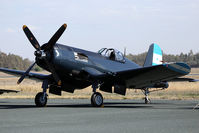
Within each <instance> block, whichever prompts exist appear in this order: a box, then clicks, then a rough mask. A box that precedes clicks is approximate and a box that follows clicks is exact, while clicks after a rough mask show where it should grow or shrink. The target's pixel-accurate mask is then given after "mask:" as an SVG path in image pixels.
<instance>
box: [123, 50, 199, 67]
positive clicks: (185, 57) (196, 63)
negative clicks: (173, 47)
mask: <svg viewBox="0 0 199 133" xmlns="http://www.w3.org/2000/svg"><path fill="white" fill-rule="evenodd" d="M146 55H147V52H144V53H141V54H138V55H132V54H128V55H127V58H129V59H130V60H132V61H134V62H135V63H137V64H139V65H141V66H143V64H144V61H145V58H146ZM163 62H185V63H187V64H188V65H190V66H191V67H199V53H196V54H194V53H193V51H192V50H190V52H189V53H187V54H184V53H180V54H179V55H173V54H164V53H163Z"/></svg>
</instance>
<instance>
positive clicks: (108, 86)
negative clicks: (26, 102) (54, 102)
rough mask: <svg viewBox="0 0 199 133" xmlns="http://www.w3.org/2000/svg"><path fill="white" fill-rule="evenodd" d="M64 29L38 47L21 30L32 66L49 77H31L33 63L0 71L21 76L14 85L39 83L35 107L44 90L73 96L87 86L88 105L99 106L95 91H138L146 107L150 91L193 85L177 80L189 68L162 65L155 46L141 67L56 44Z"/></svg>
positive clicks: (109, 53)
mask: <svg viewBox="0 0 199 133" xmlns="http://www.w3.org/2000/svg"><path fill="white" fill-rule="evenodd" d="M66 27H67V25H66V24H63V25H62V26H61V27H60V28H59V29H58V31H57V32H56V33H55V34H54V35H53V37H52V38H51V39H50V40H49V41H48V42H47V43H45V44H43V45H42V46H40V45H39V43H38V41H37V40H36V38H35V37H34V36H33V34H32V33H31V31H30V30H29V28H28V27H27V26H25V25H24V26H23V30H24V32H25V34H26V36H27V38H28V39H29V41H30V42H31V44H32V46H33V47H34V48H35V49H36V51H35V53H34V54H35V56H36V58H35V63H36V64H37V65H39V66H40V67H42V68H43V69H45V70H47V71H49V72H50V73H51V74H49V75H45V74H38V73H32V72H30V70H31V69H32V68H33V66H34V65H35V63H33V64H32V65H31V66H30V67H29V68H28V70H27V71H19V70H11V69H6V68H0V71H3V72H5V73H10V74H14V75H15V74H16V75H21V77H20V79H19V80H18V84H19V83H21V82H22V80H23V79H24V78H25V77H29V78H36V79H40V80H42V81H43V84H42V88H43V91H42V92H40V93H38V94H37V95H36V97H35V104H36V106H39V107H43V106H45V105H46V103H47V94H46V90H47V89H48V88H49V93H52V94H55V95H61V92H62V91H66V92H71V93H73V92H74V90H75V89H83V88H86V87H88V86H90V85H92V88H93V90H92V91H93V95H92V96H91V104H92V105H93V106H96V107H100V106H102V105H103V97H102V95H101V94H100V93H99V92H96V90H97V89H98V88H99V89H100V90H101V91H104V92H109V93H112V87H114V89H113V90H114V93H117V94H121V95H125V93H126V88H134V89H141V90H143V92H144V94H145V103H149V102H150V100H149V98H148V94H149V93H150V90H149V89H150V88H168V86H169V85H168V81H194V80H193V79H185V78H178V77H181V76H184V75H187V74H189V72H190V70H191V68H190V67H189V66H188V65H187V64H185V63H163V61H162V51H161V49H160V47H159V46H158V45H157V44H152V45H151V46H150V48H149V51H148V54H147V56H146V60H145V63H144V66H143V67H142V66H139V65H138V64H136V63H134V62H132V61H130V60H129V59H127V58H125V57H124V55H123V54H122V53H121V52H120V51H118V50H116V49H113V48H102V49H101V50H99V51H98V52H97V53H96V52H90V51H86V50H82V49H78V48H74V47H70V46H65V45H61V44H58V43H56V42H57V40H58V39H59V38H60V36H61V35H62V33H63V32H64V30H65V29H66Z"/></svg>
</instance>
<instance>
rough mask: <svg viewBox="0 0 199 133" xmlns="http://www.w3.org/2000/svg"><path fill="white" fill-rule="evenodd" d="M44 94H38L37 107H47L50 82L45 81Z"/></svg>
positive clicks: (43, 85)
mask: <svg viewBox="0 0 199 133" xmlns="http://www.w3.org/2000/svg"><path fill="white" fill-rule="evenodd" d="M42 88H43V92H39V93H37V95H36V96H35V105H36V106H37V107H45V106H46V103H47V100H48V99H47V96H48V95H47V93H46V90H47V88H48V80H44V81H43V83H42Z"/></svg>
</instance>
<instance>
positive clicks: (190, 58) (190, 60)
mask: <svg viewBox="0 0 199 133" xmlns="http://www.w3.org/2000/svg"><path fill="white" fill-rule="evenodd" d="M146 55H147V52H144V53H141V54H137V55H133V54H128V55H127V56H126V57H127V58H129V59H130V60H132V61H134V62H135V63H137V64H139V65H141V66H143V64H144V61H145V58H146ZM163 61H164V62H185V63H187V64H189V65H190V66H191V67H199V53H196V54H194V53H193V51H192V50H190V52H189V53H187V54H184V53H181V54H179V55H173V54H163ZM32 63H33V62H32V61H30V60H29V59H27V58H25V59H23V58H22V57H20V56H18V55H15V54H6V53H3V52H1V51H0V67H4V68H9V69H17V70H27V69H28V67H29V66H30V65H31V64H32ZM33 70H35V71H41V70H42V69H41V68H40V67H39V66H37V65H35V67H34V68H33Z"/></svg>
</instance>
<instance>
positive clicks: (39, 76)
mask: <svg viewBox="0 0 199 133" xmlns="http://www.w3.org/2000/svg"><path fill="white" fill-rule="evenodd" d="M0 71H1V72H4V73H8V74H11V75H15V76H21V75H23V74H24V73H25V71H21V70H13V69H7V68H0ZM27 77H28V78H33V79H40V80H44V79H47V78H49V77H50V75H46V74H40V73H32V72H30V73H29V74H28V75H27Z"/></svg>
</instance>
